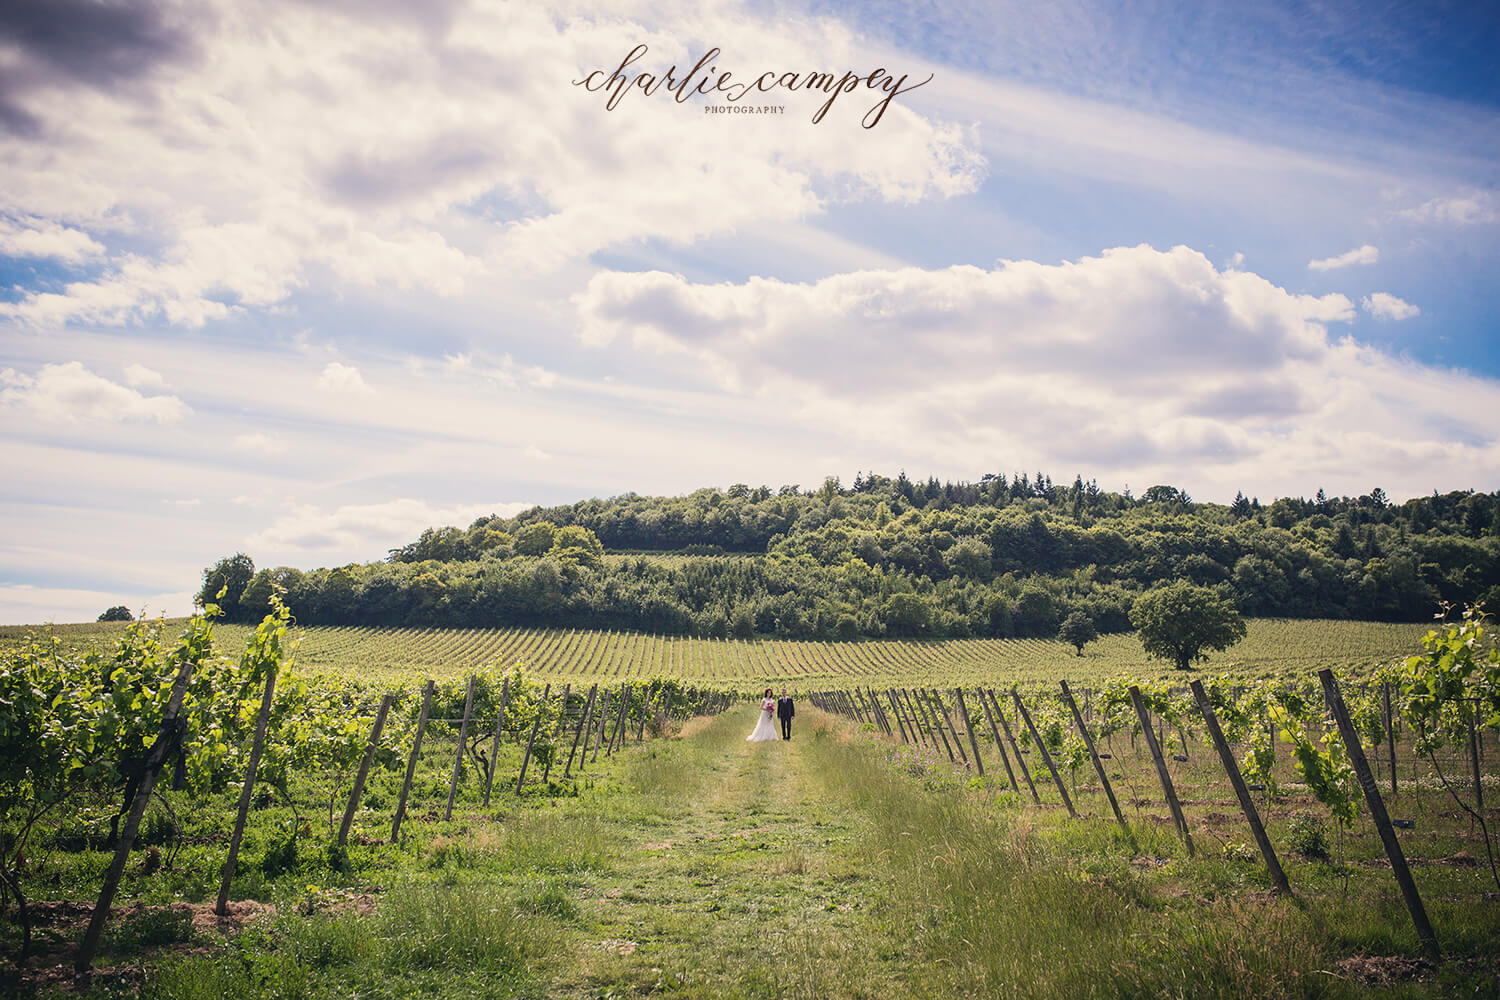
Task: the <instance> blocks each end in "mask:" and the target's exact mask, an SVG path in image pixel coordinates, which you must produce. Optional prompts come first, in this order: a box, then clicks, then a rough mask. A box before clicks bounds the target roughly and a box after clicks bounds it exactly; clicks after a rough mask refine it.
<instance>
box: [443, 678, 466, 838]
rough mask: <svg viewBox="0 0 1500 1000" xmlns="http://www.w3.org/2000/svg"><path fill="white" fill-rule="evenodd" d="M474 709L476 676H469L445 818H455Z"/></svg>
mask: <svg viewBox="0 0 1500 1000" xmlns="http://www.w3.org/2000/svg"><path fill="white" fill-rule="evenodd" d="M473 710H474V677H473V675H470V677H469V693H468V695H467V696H466V697H465V698H464V721H463V723H462V724H461V725H460V726H459V728H458V755H457V756H456V757H454V758H453V778H452V780H450V781H449V782H448V806H447V808H445V809H444V810H443V819H444V820H450V819H452V818H453V800H454V798H456V797H457V795H458V775H459V772H460V771H461V770H462V769H463V766H464V740H466V739H468V737H469V714H470V713H471V712H472V711H473Z"/></svg>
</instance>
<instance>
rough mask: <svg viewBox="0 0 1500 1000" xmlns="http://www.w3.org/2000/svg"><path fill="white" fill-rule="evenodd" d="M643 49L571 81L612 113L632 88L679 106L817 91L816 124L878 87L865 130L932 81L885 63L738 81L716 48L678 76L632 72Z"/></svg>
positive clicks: (773, 73) (674, 70) (771, 74)
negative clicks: (709, 98)
mask: <svg viewBox="0 0 1500 1000" xmlns="http://www.w3.org/2000/svg"><path fill="white" fill-rule="evenodd" d="M646 52H647V47H646V46H645V45H644V44H642V45H637V46H636V47H635V48H633V49H631V50H630V51H629V52H628V53H626V55H625V58H624V59H621V60H620V65H619V66H617V67H615V69H614V71H613V72H610V71H608V70H603V69H596V70H594V71H593V72H591V73H589V74H588V75H587V76H584V77H583V78H581V79H578V80H574V81H573V86H575V87H582V88H584V89H585V90H587V91H589V92H590V93H599V92H601V91H604V92H607V93H608V94H609V98H608V99H607V100H606V101H605V102H604V106H605V107H606V108H607V109H609V110H610V111H613V110H614V109H615V108H617V107H619V104H620V100H621V99H622V98H623V97H624V96H625V94H626V93H627V92H629V91H631V90H639V91H640V92H641V93H643V94H645V95H646V96H647V97H650V96H652V95H653V94H655V93H656V92H657V91H658V90H661V89H662V88H663V87H665V88H666V90H667V92H668V93H670V94H672V95H673V100H675V101H676V102H677V103H678V104H682V103H683V102H685V101H687V100H689V99H690V98H692V97H693V96H695V95H699V94H701V95H711V94H723V95H724V99H725V100H727V101H730V102H735V101H738V100H740V99H741V98H743V97H745V96H746V95H748V94H765V93H769V92H770V91H772V90H775V89H777V88H778V87H779V88H782V89H784V90H790V91H798V90H801V91H817V92H819V93H822V94H826V95H828V100H826V101H824V102H823V103H822V105H820V106H819V108H818V110H817V111H816V112H815V113H814V114H813V116H812V120H813V123H814V124H816V123H818V122H821V121H822V120H823V116H824V115H826V114H828V111H829V109H830V108H832V107H833V102H834V101H837V100H838V99H839V97H840V96H842V95H844V94H853V93H855V92H856V91H858V90H859V88H860V87H861V86H863V87H864V88H865V89H866V90H873V91H878V92H879V93H881V94H883V95H885V96H883V97H882V98H881V99H880V100H878V101H876V102H875V104H873V105H871V107H870V109H869V110H868V111H866V112H865V116H864V118H863V119H861V121H860V124H861V125H863V126H864V127H865V128H874V127H875V126H876V125H879V124H880V119H881V118H883V117H885V112H886V109H887V108H889V107H890V106H891V101H893V100H895V99H896V98H897V97H900V96H901V95H902V94H906V93H910V92H911V91H913V90H916V89H917V88H918V87H920V86H923V85H924V84H926V83H928V82H930V81H931V80H932V74H931V73H929V74H927V79H926V80H922V81H920V82H918V83H913V84H911V85H909V86H908V85H906V81H907V79H908V77H907V76H906V75H905V74H902V75H901V76H899V77H897V76H896V75H894V74H893V73H891V72H889V71H887V70H886V68H885V67H884V66H881V67H879V68H877V69H874V70H871V71H870V72H869V73H866V74H864V75H863V76H861V75H860V74H858V73H855V72H854V71H853V70H846V71H845V72H844V73H843V75H837V74H835V73H819V72H800V71H790V70H788V71H787V72H777V71H776V70H768V71H766V72H764V73H762V74H760V75H759V76H757V77H755V78H754V79H752V80H743V79H742V80H736V79H735V78H734V74H733V73H731V72H730V71H729V70H725V71H723V72H722V73H721V72H720V71H719V68H718V66H716V65H714V61H715V60H716V59H718V58H719V56H720V55H722V53H721V52H720V51H719V49H718V47H717V46H715V47H714V48H711V49H709V50H708V51H707V52H705V53H704V54H703V58H701V59H699V60H698V62H697V63H696V64H694V66H693V68H692V69H690V70H688V71H687V72H686V73H683V74H681V75H680V76H679V75H678V70H677V67H676V66H673V67H672V68H671V69H669V70H667V71H666V72H665V73H661V74H656V73H650V72H647V71H645V70H640V71H630V70H629V67H630V66H631V65H632V64H633V63H635V62H637V61H638V60H640V59H641V58H642V57H644V56H645V55H646Z"/></svg>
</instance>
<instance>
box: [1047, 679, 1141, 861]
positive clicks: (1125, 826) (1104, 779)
mask: <svg viewBox="0 0 1500 1000" xmlns="http://www.w3.org/2000/svg"><path fill="white" fill-rule="evenodd" d="M1058 683H1059V684H1061V685H1062V693H1063V700H1064V701H1066V702H1067V703H1068V710H1069V711H1070V712H1072V713H1073V724H1074V725H1076V726H1077V727H1078V734H1079V735H1080V736H1082V737H1083V745H1084V746H1085V747H1086V748H1088V752H1089V760H1091V761H1093V762H1094V773H1095V774H1097V775H1098V776H1099V784H1101V785H1103V786H1104V794H1105V795H1106V796H1107V797H1108V798H1109V807H1110V808H1111V809H1113V810H1114V813H1115V819H1117V820H1119V821H1120V829H1122V830H1124V831H1125V837H1126V839H1128V840H1129V841H1130V846H1131V847H1132V848H1134V847H1135V846H1136V843H1135V834H1133V833H1131V832H1130V824H1129V823H1127V822H1125V814H1124V813H1122V812H1120V803H1119V801H1118V800H1117V799H1116V798H1115V790H1114V789H1113V788H1112V787H1110V784H1109V776H1108V775H1107V774H1105V773H1104V761H1102V760H1100V759H1099V752H1098V751H1097V750H1095V749H1094V738H1093V736H1091V735H1089V727H1088V726H1085V725H1084V724H1083V716H1082V715H1080V714H1079V712H1078V703H1077V702H1075V701H1074V700H1073V692H1072V691H1069V690H1068V682H1067V681H1059V682H1058Z"/></svg>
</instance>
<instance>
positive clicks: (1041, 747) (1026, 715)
mask: <svg viewBox="0 0 1500 1000" xmlns="http://www.w3.org/2000/svg"><path fill="white" fill-rule="evenodd" d="M1010 696H1011V697H1012V698H1014V699H1015V700H1016V711H1017V712H1019V713H1020V714H1021V720H1022V721H1023V722H1025V723H1026V728H1027V730H1028V731H1029V732H1030V733H1031V739H1032V741H1033V742H1034V743H1036V748H1037V752H1038V753H1040V754H1041V755H1042V761H1043V763H1045V764H1046V765H1047V770H1048V771H1049V772H1050V773H1051V775H1052V783H1053V784H1054V785H1056V786H1057V793H1058V794H1059V795H1061V796H1062V800H1063V805H1065V806H1067V807H1068V815H1069V816H1072V817H1074V818H1075V819H1076V818H1077V817H1078V810H1076V809H1074V808H1073V800H1072V799H1070V798H1068V790H1067V788H1066V787H1064V786H1063V780H1062V775H1060V774H1058V773H1057V765H1056V764H1054V763H1052V755H1051V754H1050V753H1048V752H1047V747H1046V745H1045V744H1044V743H1042V734H1041V733H1039V732H1037V731H1036V723H1034V722H1032V721H1031V713H1030V712H1028V711H1026V703H1025V702H1024V701H1022V700H1021V692H1019V691H1017V690H1016V689H1015V688H1014V687H1012V688H1011V689H1010Z"/></svg>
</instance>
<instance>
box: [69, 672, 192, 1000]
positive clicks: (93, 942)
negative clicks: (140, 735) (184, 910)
mask: <svg viewBox="0 0 1500 1000" xmlns="http://www.w3.org/2000/svg"><path fill="white" fill-rule="evenodd" d="M192 676H193V661H192V660H190V659H184V661H183V664H182V667H181V668H179V669H178V671H177V678H176V680H174V681H173V682H172V693H171V694H170V695H168V696H167V709H166V711H165V712H163V713H162V720H161V728H160V729H158V730H157V733H156V742H154V743H152V744H151V749H150V750H149V751H147V753H146V758H145V760H144V761H142V767H141V780H140V782H139V784H137V785H136V789H135V800H134V801H133V802H131V803H130V814H129V815H128V816H127V817H126V818H125V829H124V830H122V831H121V832H120V839H119V840H118V841H117V842H116V843H115V857H114V860H113V861H111V862H110V864H109V870H108V871H106V872H105V873H104V886H103V888H101V889H100V890H99V902H98V903H97V904H95V906H94V915H93V916H92V917H90V918H89V926H88V930H87V931H85V932H84V935H83V944H81V945H80V946H79V948H78V957H77V959H76V960H75V961H74V963H73V970H74V971H75V972H76V973H77V974H78V975H79V976H80V977H86V976H87V975H88V974H89V968H90V967H91V966H92V965H93V964H94V952H95V951H97V950H98V948H99V937H100V935H101V934H103V933H104V923H105V921H107V920H108V919H109V907H110V904H111V903H113V902H114V900H115V890H116V889H118V888H119V887H120V876H121V875H123V874H125V862H126V861H127V860H129V858H130V849H131V848H132V847H133V846H135V834H136V831H137V830H139V829H140V826H141V816H142V815H144V814H145V812H146V803H147V802H148V801H150V799H151V789H152V788H154V787H155V786H156V775H157V773H158V772H159V771H160V770H161V768H162V765H163V764H165V763H166V762H167V752H168V750H169V749H170V748H171V746H172V744H173V743H176V742H177V741H178V739H179V738H180V734H179V727H178V722H177V713H178V712H180V711H182V699H183V696H184V695H186V694H187V686H188V681H189V680H190V679H191V678H192Z"/></svg>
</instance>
